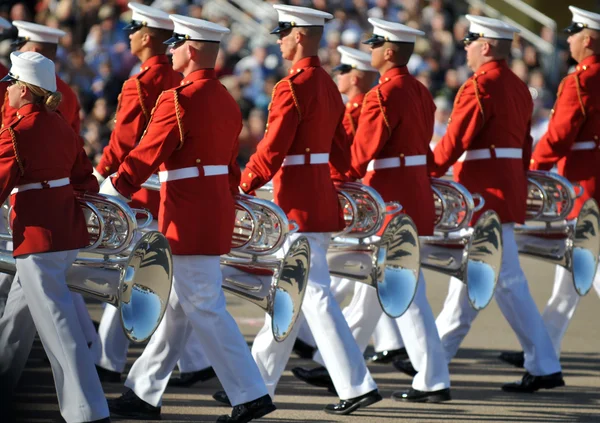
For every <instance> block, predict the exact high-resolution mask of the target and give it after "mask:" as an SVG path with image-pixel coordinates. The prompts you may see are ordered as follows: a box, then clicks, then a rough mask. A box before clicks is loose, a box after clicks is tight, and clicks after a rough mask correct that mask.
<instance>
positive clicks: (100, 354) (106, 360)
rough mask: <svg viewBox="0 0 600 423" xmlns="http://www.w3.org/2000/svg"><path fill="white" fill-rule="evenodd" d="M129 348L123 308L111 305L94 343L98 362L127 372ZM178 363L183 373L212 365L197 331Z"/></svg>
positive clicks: (104, 315)
mask: <svg viewBox="0 0 600 423" xmlns="http://www.w3.org/2000/svg"><path fill="white" fill-rule="evenodd" d="M157 229H158V224H157V222H156V220H154V221H152V223H151V224H150V225H149V226H148V231H156V230H157ZM144 233H145V232H141V233H138V234H137V238H138V239H139V238H141V237H142V236H143V234H144ZM136 242H137V240H136ZM128 349H129V340H128V339H127V337H126V336H125V332H123V327H122V325H121V316H120V315H119V311H118V309H117V308H116V307H113V306H111V305H107V306H106V307H105V308H104V313H103V314H102V319H101V320H100V326H99V327H98V336H97V337H96V338H95V339H94V340H93V342H92V351H93V353H94V360H95V362H96V365H98V366H99V367H102V368H104V369H107V370H111V371H113V372H119V373H123V371H124V370H125V366H126V364H127V350H128ZM177 366H178V367H179V370H180V371H181V372H193V371H197V370H202V369H204V368H206V367H209V366H210V364H209V363H208V361H207V359H206V357H205V356H204V354H203V353H202V347H201V345H200V340H199V339H198V335H196V332H195V331H192V332H191V333H190V336H189V339H188V345H187V346H186V348H185V349H184V350H183V351H182V353H181V357H180V359H179V361H178V362H177Z"/></svg>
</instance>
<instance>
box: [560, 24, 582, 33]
mask: <svg viewBox="0 0 600 423" xmlns="http://www.w3.org/2000/svg"><path fill="white" fill-rule="evenodd" d="M584 29H585V25H584V24H582V23H579V22H571V25H569V26H568V27H566V28H565V29H564V30H563V31H564V32H566V33H567V34H569V35H573V34H577V33H578V32H581V31H583V30H584Z"/></svg>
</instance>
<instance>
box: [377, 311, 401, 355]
mask: <svg viewBox="0 0 600 423" xmlns="http://www.w3.org/2000/svg"><path fill="white" fill-rule="evenodd" d="M372 340H373V348H374V349H375V352H382V351H391V350H399V349H400V348H403V347H404V341H403V340H402V335H400V330H399V329H398V325H397V323H396V321H395V320H394V319H392V318H391V317H390V316H388V315H387V314H385V313H383V314H382V315H381V317H380V318H379V322H377V326H375V330H374V331H373V337H372Z"/></svg>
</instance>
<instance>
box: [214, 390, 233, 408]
mask: <svg viewBox="0 0 600 423" xmlns="http://www.w3.org/2000/svg"><path fill="white" fill-rule="evenodd" d="M213 399H214V400H215V401H217V402H220V403H221V404H225V405H228V406H229V407H231V401H229V397H228V396H227V394H226V393H225V391H217V392H215V393H214V394H213Z"/></svg>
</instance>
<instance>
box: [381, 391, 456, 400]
mask: <svg viewBox="0 0 600 423" xmlns="http://www.w3.org/2000/svg"><path fill="white" fill-rule="evenodd" d="M392 399H393V400H394V401H406V402H443V401H450V400H451V399H452V397H451V396H450V388H446V389H440V390H438V391H429V392H425V391H419V390H418V389H413V388H410V389H409V390H408V391H397V392H394V393H393V394H392Z"/></svg>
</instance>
